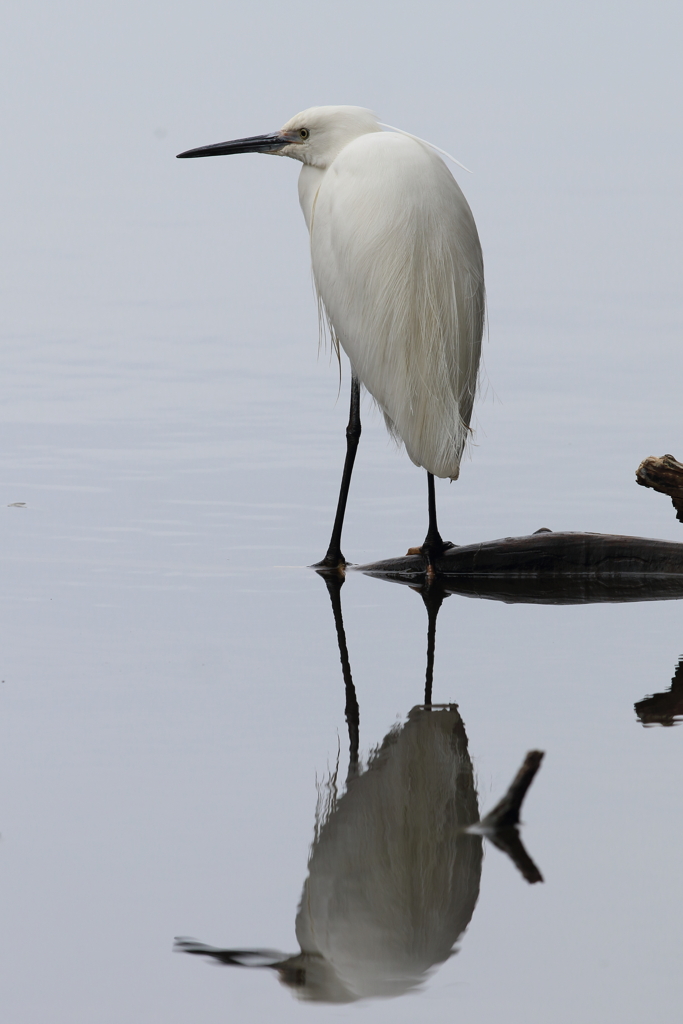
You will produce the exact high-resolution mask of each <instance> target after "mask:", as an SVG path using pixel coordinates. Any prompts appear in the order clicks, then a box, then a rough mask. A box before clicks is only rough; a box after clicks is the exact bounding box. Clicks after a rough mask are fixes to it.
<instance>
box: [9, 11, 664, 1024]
mask: <svg viewBox="0 0 683 1024" xmlns="http://www.w3.org/2000/svg"><path fill="white" fill-rule="evenodd" d="M0 19H1V20H0V33H1V36H0V40H1V46H2V55H1V59H0V75H1V76H2V88H1V90H0V97H1V102H2V109H3V127H2V148H3V160H2V193H1V198H2V228H3V231H2V235H3V243H2V246H1V247H0V258H1V259H2V273H1V274H0V280H1V282H2V283H1V287H2V299H3V303H2V306H3V328H2V372H1V376H0V381H1V384H0V387H1V389H2V391H1V397H0V419H1V421H2V438H3V444H2V453H3V454H2V463H3V475H2V485H1V486H0V506H1V507H0V512H1V513H2V525H3V531H2V536H3V541H2V543H3V566H4V568H3V577H2V600H3V618H4V630H3V636H4V643H3V648H2V659H1V664H0V667H1V678H2V679H3V680H4V682H3V683H2V684H0V702H1V703H2V717H1V721H2V726H1V728H2V738H1V740H0V761H1V765H0V785H1V787H2V792H1V795H0V832H1V833H2V843H1V844H0V873H1V875H2V880H3V881H2V886H3V909H2V922H3V924H2V953H1V955H0V964H1V965H2V970H3V974H4V975H5V976H4V979H3V982H2V992H3V996H2V1000H3V1002H4V1003H5V1008H4V1009H3V1011H2V1013H3V1019H4V1020H7V1021H11V1022H12V1024H15V1022H16V1024H28V1022H36V1024H38V1022H40V1024H46V1022H49V1024H53V1022H54V1024H62V1022H67V1021H68V1022H69V1024H93V1022H97V1024H100V1022H102V1024H109V1022H112V1024H114V1022H116V1024H119V1022H121V1021H126V1022H135V1024H137V1022H152V1021H160V1020H163V1021H165V1022H169V1024H171V1022H176V1021H178V1022H180V1021H186V1020H188V1019H201V1020H205V1021H207V1022H213V1021H223V1020H226V1019H239V1020H247V1021H263V1020H274V1019H277V1020H293V1019H295V1018H296V1019H298V1018H299V1017H300V1016H301V1015H302V1014H303V1015H304V1016H307V1017H309V1018H310V1019H314V1020H318V1019H320V1020H327V1019H328V1018H330V1019H337V1018H346V1017H351V1016H354V1015H360V1016H361V1017H363V1019H367V1020H373V1021H375V1020H377V1021H385V1020H392V1021H396V1020H406V1021H408V1020H414V1019H415V1017H416V1014H417V1013H418V1012H421V1013H429V1015H430V1018H431V1019H433V1020H434V1021H452V1020H454V1019H455V1020H459V1019H460V1020H467V1021H470V1022H482V1024H483V1022H489V1021H491V1020H492V1019H493V1018H494V1015H495V1016H496V1017H502V1016H504V1017H505V1018H506V1019H507V1020H509V1021H511V1022H513V1024H517V1022H520V1024H521V1022H524V1024H536V1022H539V1024H540V1022H544V1024H545V1022H546V1021H548V1020H553V1021H556V1022H561V1024H564V1022H567V1024H569V1022H572V1024H573V1022H575V1021H576V1020H579V1019H580V1020H582V1021H587V1022H589V1021H595V1022H596V1024H597V1022H599V1024H606V1022H609V1024H611V1022H614V1024H630V1022H634V1024H635V1022H641V1021H643V1020H647V1019H658V1020H659V1021H663V1022H674V1021H678V1020H679V1019H680V948H681V938H682V931H683V927H682V926H681V895H682V883H681V873H680V868H679V857H678V852H679V851H680V849H681V845H682V843H683V821H682V818H681V811H682V806H681V805H682V798H681V782H680V780H681V742H682V741H681V730H679V729H671V730H664V729H661V728H653V729H643V727H642V726H641V725H640V724H639V723H638V722H637V720H636V719H635V716H634V713H633V710H632V705H633V702H634V701H635V700H638V699H640V698H641V697H642V696H644V695H645V694H646V693H651V692H654V691H658V690H664V689H666V687H667V686H668V685H669V680H670V678H671V675H672V674H673V670H674V667H675V664H676V661H677V659H678V657H679V655H680V654H681V652H683V614H682V612H683V608H682V607H681V606H680V605H679V604H678V603H677V602H671V603H665V604H651V605H650V604H639V605H632V606H604V607H599V608H595V607H584V608H537V607H536V608H535V607H520V606H514V607H512V606H506V605H502V604H494V603H489V602H480V601H471V600H467V599H461V598H455V597H453V598H451V599H449V600H448V601H447V602H446V604H445V605H444V608H443V611H442V613H441V620H440V625H439V630H440V631H439V646H438V649H437V670H436V678H435V693H434V696H435V699H437V700H453V701H457V702H458V703H459V704H460V709H461V713H462V715H463V719H464V721H465V725H466V728H467V731H468V734H469V737H470V745H471V750H472V754H473V757H474V759H475V766H476V770H477V774H478V778H479V782H480V796H481V800H482V803H483V805H484V806H487V805H488V806H490V804H491V802H492V801H493V800H495V799H496V798H497V796H498V795H499V794H500V793H501V791H502V790H503V789H504V787H505V786H506V785H507V783H508V781H509V779H510V777H511V776H512V774H513V772H514V771H515V770H516V768H517V766H518V763H519V761H520V759H521V756H522V755H523V753H524V751H525V750H526V749H528V748H529V747H532V746H533V747H537V746H540V747H542V748H543V749H546V750H547V751H548V755H547V759H546V763H545V765H544V767H543V769H542V772H541V775H540V776H539V778H538V780H537V782H536V783H535V785H534V789H533V790H532V792H531V795H530V797H529V801H528V807H527V809H526V818H527V821H528V826H527V828H526V832H525V837H526V839H527V841H528V844H529V847H530V849H531V852H532V854H533V855H534V856H535V857H536V858H537V860H538V862H539V864H540V867H541V869H542V870H543V872H544V874H545V875H546V878H547V881H546V883H545V885H544V886H537V887H534V888H533V889H532V888H530V887H528V886H527V885H526V884H525V883H524V882H523V881H522V880H521V879H520V878H519V877H518V876H517V875H516V874H515V873H514V870H513V868H512V867H511V866H510V865H509V863H507V862H506V861H505V860H504V859H503V858H502V856H501V855H500V854H498V853H497V852H496V851H491V850H489V851H488V853H487V858H486V861H485V864H484V873H483V877H482V895H481V898H480V902H479V905H478V907H477V909H476V910H475V914H474V917H473V920H472V924H471V926H470V929H469V930H468V932H467V934H466V935H465V936H464V938H463V941H462V949H461V952H460V953H459V954H458V955H457V956H456V957H454V958H453V959H452V960H451V961H450V962H449V963H448V964H446V965H445V966H444V967H442V968H441V969H440V970H439V971H438V972H437V973H436V974H435V975H434V977H433V979H432V980H431V981H430V982H429V983H428V985H427V987H426V989H425V992H424V994H423V995H421V996H411V997H408V998H406V999H403V1000H401V1001H398V1002H394V1003H384V1004H382V1003H377V1004H366V1005H363V1006H360V1007H350V1008H325V1007H317V1008H311V1007H301V1006H299V1005H298V1004H297V1003H296V1002H295V1000H293V999H292V997H291V995H290V994H289V993H287V992H286V991H283V990H281V989H280V988H279V986H278V985H277V983H276V982H275V981H274V980H273V978H271V977H268V976H266V975H265V974H262V973H260V972H251V973H250V972H239V971H235V970H228V969H223V970H220V969H217V968H212V967H209V966H206V965H205V964H203V963H202V962H201V961H200V960H196V959H191V958H189V957H180V956H176V955H173V954H172V953H171V945H172V938H173V935H175V934H190V935H194V936H197V937H198V938H200V939H203V940H205V941H208V942H215V943H217V944H223V945H240V944H244V945H249V944H251V945H261V946H280V947H281V948H283V949H289V950H294V949H295V948H296V945H295V941H294V933H293V926H294V916H295V912H296V905H297V900H298V897H299V893H300V890H301V885H302V883H303V880H304V877H305V873H306V858H307V851H308V845H309V843H310V840H311V837H312V828H313V816H314V810H315V802H316V788H315V781H316V777H317V778H319V779H320V778H322V777H323V776H324V775H325V772H326V770H327V767H328V765H329V764H333V763H334V761H335V759H336V756H337V744H338V737H340V742H341V748H342V760H343V753H344V750H345V745H346V741H345V737H344V721H343V688H342V683H341V675H340V671H339V665H338V655H337V652H336V647H335V639H334V633H333V628H332V620H331V615H330V610H329V606H328V601H327V596H326V594H325V592H324V587H323V585H322V583H321V582H320V580H318V579H317V578H316V577H315V576H314V575H313V574H312V573H310V572H309V571H307V570H306V569H305V568H304V567H305V566H306V565H307V564H309V563H310V562H311V561H313V560H314V559H316V558H318V557H320V556H321V555H322V554H323V552H324V549H325V546H326V543H327V540H328V532H329V528H330V524H331V518H332V514H333V507H334V502H335V499H336V488H337V482H338V475H339V471H340V468H341V461H342V455H343V427H344V423H345V417H346V404H347V397H346V388H347V386H348V375H347V372H346V367H344V379H343V383H342V393H341V396H340V397H339V399H337V388H338V379H337V371H336V368H335V366H334V365H333V364H332V365H331V364H330V361H329V359H328V357H327V356H326V355H325V354H323V355H321V356H320V358H318V357H317V355H316V352H317V318H316V310H315V303H314V301H313V296H312V287H311V279H310V270H309V260H308V249H307V238H306V232H305V227H304V223H303V218H302V217H301V214H300V211H299V209H298V203H297V199H296V174H297V170H298V168H297V166H296V165H295V164H294V163H293V162H291V161H286V160H281V159H278V160H274V159H270V158H268V159H266V158H264V157H262V156H251V157H244V158H237V157H235V158H224V159H217V160H207V161H201V162H196V163H195V162H186V163H180V162H177V161H176V160H175V159H174V157H175V154H176V153H177V152H179V151H181V150H183V149H186V148H189V147H192V146H196V145H201V144H205V143H211V142H218V141H221V140H223V139H227V138H232V137H238V136H242V135H250V134H256V133H260V132H263V131H269V130H273V129H275V128H277V127H279V126H280V125H281V124H282V123H284V121H285V120H287V119H288V118H289V117H290V116H291V115H292V114H294V113H295V112H296V111H297V110H300V109H302V108H304V107H306V106H310V105H312V104H318V103H357V104H361V105H364V106H369V107H372V108H373V109H374V110H375V111H377V113H378V114H379V115H380V117H381V119H382V120H384V121H387V122H389V123H390V124H395V125H398V126H399V127H401V128H404V129H406V130H408V131H412V132H415V133H416V134H418V135H420V136H422V137H424V138H427V139H430V140H431V141H433V142H434V143H435V144H436V145H438V146H441V147H442V148H444V149H446V150H448V151H450V152H452V153H453V154H454V155H455V156H457V157H458V158H459V159H460V160H462V162H463V163H465V164H467V166H468V167H471V168H472V170H473V171H474V174H472V175H468V174H466V173H465V172H461V171H459V170H457V169H456V173H457V177H458V180H459V181H460V182H461V184H462V186H463V188H464V190H465V192H466V195H467V196H468V198H469V200H470V202H471V205H472V208H473V210H474V213H475V217H476V219H477V223H478V225H479V228H480V233H481V237H482V243H483V246H484V252H485V259H486V267H487V282H488V289H489V340H488V342H487V344H486V349H485V353H486V354H485V361H486V371H487V379H488V393H487V396H486V397H485V398H484V399H483V400H482V401H481V402H480V404H479V406H478V409H477V413H476V420H477V426H478V431H477V446H476V447H475V448H474V449H473V453H472V454H473V458H472V461H471V462H468V463H466V464H465V465H464V467H463V471H462V474H461V479H460V481H459V482H458V483H457V484H455V485H453V486H449V485H447V484H441V485H440V487H439V499H440V508H441V515H442V523H443V530H444V533H445V534H447V535H448V536H449V537H450V538H451V539H452V540H454V541H457V542H460V543H463V542H469V541H474V540H482V539H490V538H493V537H497V536H505V535H509V534H515V533H526V532H529V531H531V530H534V529H536V528H538V527H539V526H548V527H551V528H553V529H576V530H604V531H612V532H626V533H635V534H643V535H649V536H659V537H667V538H670V539H675V540H683V527H682V526H681V525H680V524H679V523H677V522H676V520H675V518H674V514H673V511H672V509H671V505H670V503H669V501H668V499H666V498H664V497H662V496H658V495H655V494H654V493H653V492H650V491H645V490H643V489H641V488H638V487H636V486H635V484H634V482H633V480H634V477H633V474H634V470H635V467H636V466H637V464H638V462H639V461H640V460H641V459H642V458H643V457H645V456H646V455H650V454H663V453H664V452H667V451H672V452H673V454H675V455H677V456H678V458H679V459H680V458H682V457H683V455H682V453H683V443H682V439H681V411H680V407H681V399H680V395H681V380H682V377H683V356H682V355H681V350H680V333H681V320H682V313H683V303H682V302H681V295H680V291H681V236H682V233H683V232H682V228H683V225H682V224H681V204H680V182H681V179H682V170H683V168H682V167H681V163H682V161H681V157H682V155H683V147H682V145H681V135H680V124H681V99H680V97H681V74H680V66H681V60H680V55H681V43H682V40H681V23H682V21H683V18H682V16H681V13H680V5H678V4H674V3H668V4H667V3H661V2H659V3H658V2H655V3H648V4H645V3H623V2H621V3H616V2H615V3H605V2H600V0H599V2H597V3H596V2H593V3H590V4H588V3H577V2H573V3H561V4H552V5H551V4H541V3H535V4H534V3H507V4H506V3H493V2H478V3H445V2H441V3H430V2H421V3H419V4H418V3H415V4H408V5H397V4H388V3H375V4H372V3H370V4H368V3H366V4H358V3H356V4H354V3H348V4H345V5H343V6H331V5H324V4H320V3H317V4H314V3H298V4H297V3H292V4H286V5H283V4H277V3H255V4H251V5H249V6H240V7H237V6H235V5H230V4H227V3H207V2H202V0H198V2H195V3H186V2H184V3H168V2H167V3H163V4H162V3H155V2H147V3H146V2H142V3H140V2H138V3H135V4H133V3H123V2H122V3H117V4H113V3H112V4H92V3H69V2H65V3H60V4H48V3H32V2H30V0H29V2H23V3H17V2H10V0H6V2H5V4H4V5H3V8H2V14H1V15H0ZM422 477H423V474H421V473H419V472H418V470H416V469H415V467H413V466H412V465H411V464H410V462H409V461H408V459H407V458H406V456H405V455H404V454H396V453H395V451H394V450H393V448H392V446H391V445H390V444H389V442H388V441H387V439H386V436H385V433H384V430H383V427H382V424H381V421H380V417H378V416H377V415H376V414H374V413H373V412H372V411H371V407H370V405H369V404H368V405H367V407H366V412H365V431H364V435H363V441H362V448H361V453H360V455H359V459H358V468H357V475H356V478H355V480H354V485H353V491H352V496H351V504H350V511H349V517H348V527H347V532H346V537H345V544H344V548H345V551H346V552H347V554H348V556H349V557H350V558H352V559H353V560H355V561H363V560H368V559H370V558H377V557H381V556H388V555H393V554H398V553H401V552H402V551H403V550H405V548H406V547H407V546H408V545H409V544H415V543H418V542H419V541H420V540H421V538H422V536H423V535H424V531H425V511H424V503H425V494H424V491H425V487H424V480H423V478H422ZM14 502H25V503H27V507H25V508H18V507H9V506H10V505H11V504H12V503H14ZM342 597H343V601H344V607H345V613H346V620H347V635H348V640H349V647H350V653H351V658H352V663H353V668H354V674H355V679H356V685H357V687H358V695H359V700H360V705H361V716H362V717H361V741H362V745H363V749H364V750H365V751H367V750H368V749H369V748H370V747H371V746H372V745H373V744H375V743H377V742H379V741H380V740H381V739H382V737H383V736H384V735H385V733H386V732H387V731H388V729H389V728H390V727H391V725H392V724H393V723H394V722H395V721H396V716H397V715H398V716H401V717H402V716H403V715H405V713H406V712H407V711H408V710H409V709H410V707H411V706H412V705H413V704H414V703H417V702H418V701H419V700H420V696H421V688H422V680H423V672H424V650H425V625H426V623H425V616H424V610H423V608H422V606H421V602H420V599H419V598H418V597H417V596H416V595H413V594H411V592H410V591H409V590H407V589H404V588H394V587H390V586H388V585H386V584H382V583H379V582H377V581H374V580H367V579H365V578H362V577H358V576H353V577H351V578H350V579H349V580H348V582H347V584H346V586H345V587H344V591H343V594H342ZM420 1003H421V1004H422V1005H421V1006H420V1005H419V1004H420Z"/></svg>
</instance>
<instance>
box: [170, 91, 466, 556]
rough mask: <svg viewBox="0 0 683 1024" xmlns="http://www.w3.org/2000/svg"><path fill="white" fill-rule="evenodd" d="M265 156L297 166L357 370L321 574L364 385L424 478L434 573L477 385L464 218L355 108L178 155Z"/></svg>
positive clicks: (433, 177) (347, 474)
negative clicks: (439, 491) (440, 512)
mask: <svg viewBox="0 0 683 1024" xmlns="http://www.w3.org/2000/svg"><path fill="white" fill-rule="evenodd" d="M253 152H256V153H272V154H276V155H279V156H289V157H292V158H293V159H295V160H299V161H301V163H302V164H303V167H302V168H301V173H300V175H299V201H300V203H301V207H302V210H303V213H304V217H305V218H306V224H307V226H308V229H309V233H310V239H311V259H312V264H313V276H314V280H315V285H316V289H317V292H318V297H319V300H320V302H321V305H322V309H323V311H324V315H325V317H326V320H327V323H328V325H329V328H330V333H331V337H332V342H333V344H334V345H335V346H336V347H337V350H338V347H339V346H341V347H342V348H343V349H344V351H345V352H346V354H347V356H348V357H349V361H350V363H351V412H350V417H349V424H348V427H347V429H346V438H347V453H346V461H345V464H344V474H343V477H342V485H341V492H340V495H339V503H338V507H337V514H336V518H335V523H334V528H333V531H332V537H331V540H330V545H329V548H328V551H327V554H326V556H325V558H324V559H323V561H322V562H321V563H319V565H320V566H321V567H323V566H324V567H331V568H332V567H334V568H336V567H343V566H344V565H346V561H345V559H344V556H343V555H342V551H341V533H342V526H343V520H344V512H345V509H346V500H347V496H348V490H349V484H350V481H351V473H352V471H353V463H354V460H355V456H356V449H357V447H358V440H359V437H360V433H361V424H360V384H363V385H364V387H365V388H366V389H367V390H368V391H369V392H370V394H371V395H372V397H373V398H374V399H375V401H376V402H377V404H378V405H379V407H380V409H381V410H382V412H383V413H384V418H385V421H386V424H387V427H388V429H389V432H390V433H391V435H392V436H393V437H394V438H395V439H396V440H397V441H400V442H403V444H404V445H405V448H406V451H407V452H408V455H409V456H410V458H411V459H412V461H413V462H414V463H415V464H416V465H418V466H422V467H424V469H426V470H427V480H428V495H429V529H428V532H427V536H426V539H425V542H424V545H423V548H422V550H423V552H424V554H425V556H426V558H427V560H428V565H429V566H430V567H433V566H434V562H435V559H436V558H438V557H439V555H441V554H442V553H443V551H444V548H445V545H444V542H443V541H442V539H441V536H440V535H439V531H438V527H437V521H436V501H435V494H434V477H435V476H438V477H442V478H450V479H451V480H455V479H457V477H458V475H459V472H460V460H461V458H462V454H463V450H464V447H465V443H466V441H467V438H468V436H469V431H470V425H469V424H470V417H471V414H472V406H473V402H474V396H475V391H476V385H477V375H478V369H479V358H480V353H481V339H482V334H483V327H484V270H483V260H482V253H481V246H480V244H479V237H478V235H477V229H476V226H475V223H474V218H473V216H472V212H471V210H470V208H469V206H468V204H467V200H466V199H465V197H464V195H463V194H462V192H461V191H460V188H459V187H458V185H457V183H456V181H455V179H454V178H453V175H452V174H451V173H450V171H449V170H448V168H447V167H446V165H445V164H444V162H443V160H442V159H441V157H440V156H438V155H437V153H436V152H435V151H434V149H433V148H432V147H431V146H430V145H428V144H427V143H425V142H423V141H421V140H419V139H416V138H415V137H413V136H410V135H406V134H403V133H400V132H397V131H386V132H385V131H383V130H382V126H381V125H380V123H379V122H378V120H377V118H376V117H375V115H374V114H373V113H372V112H371V111H369V110H365V109H364V108H362V107H346V106H334V107H329V106H328V107H311V108H310V109H309V110H304V111H302V112H301V113H300V114H296V116H295V117H293V118H292V119H291V120H290V121H288V122H287V124H285V125H284V127H283V128H282V129H281V130H280V131H278V132H274V133H271V134H269V135H257V136H254V137H252V138H246V139H236V140H234V141H232V142H223V143H218V144H216V145H211V146H202V147H200V148H198V149H191V150H188V151H187V152H185V153H180V154H179V156H180V157H183V158H187V157H205V156H221V155H227V154H232V153H253Z"/></svg>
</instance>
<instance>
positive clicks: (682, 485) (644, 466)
mask: <svg viewBox="0 0 683 1024" xmlns="http://www.w3.org/2000/svg"><path fill="white" fill-rule="evenodd" d="M636 483H637V484H640V485H641V487H651V488H652V490H653V491H659V492H660V494H668V495H669V497H670V498H671V503H672V505H673V507H674V508H675V509H676V513H677V515H676V519H678V521H679V522H681V523H683V463H680V462H678V461H677V460H676V459H675V458H674V457H673V455H662V456H661V458H656V457H655V456H654V455H651V456H650V457H649V458H647V459H643V461H642V462H641V464H640V465H639V466H638V469H637V470H636Z"/></svg>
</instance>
